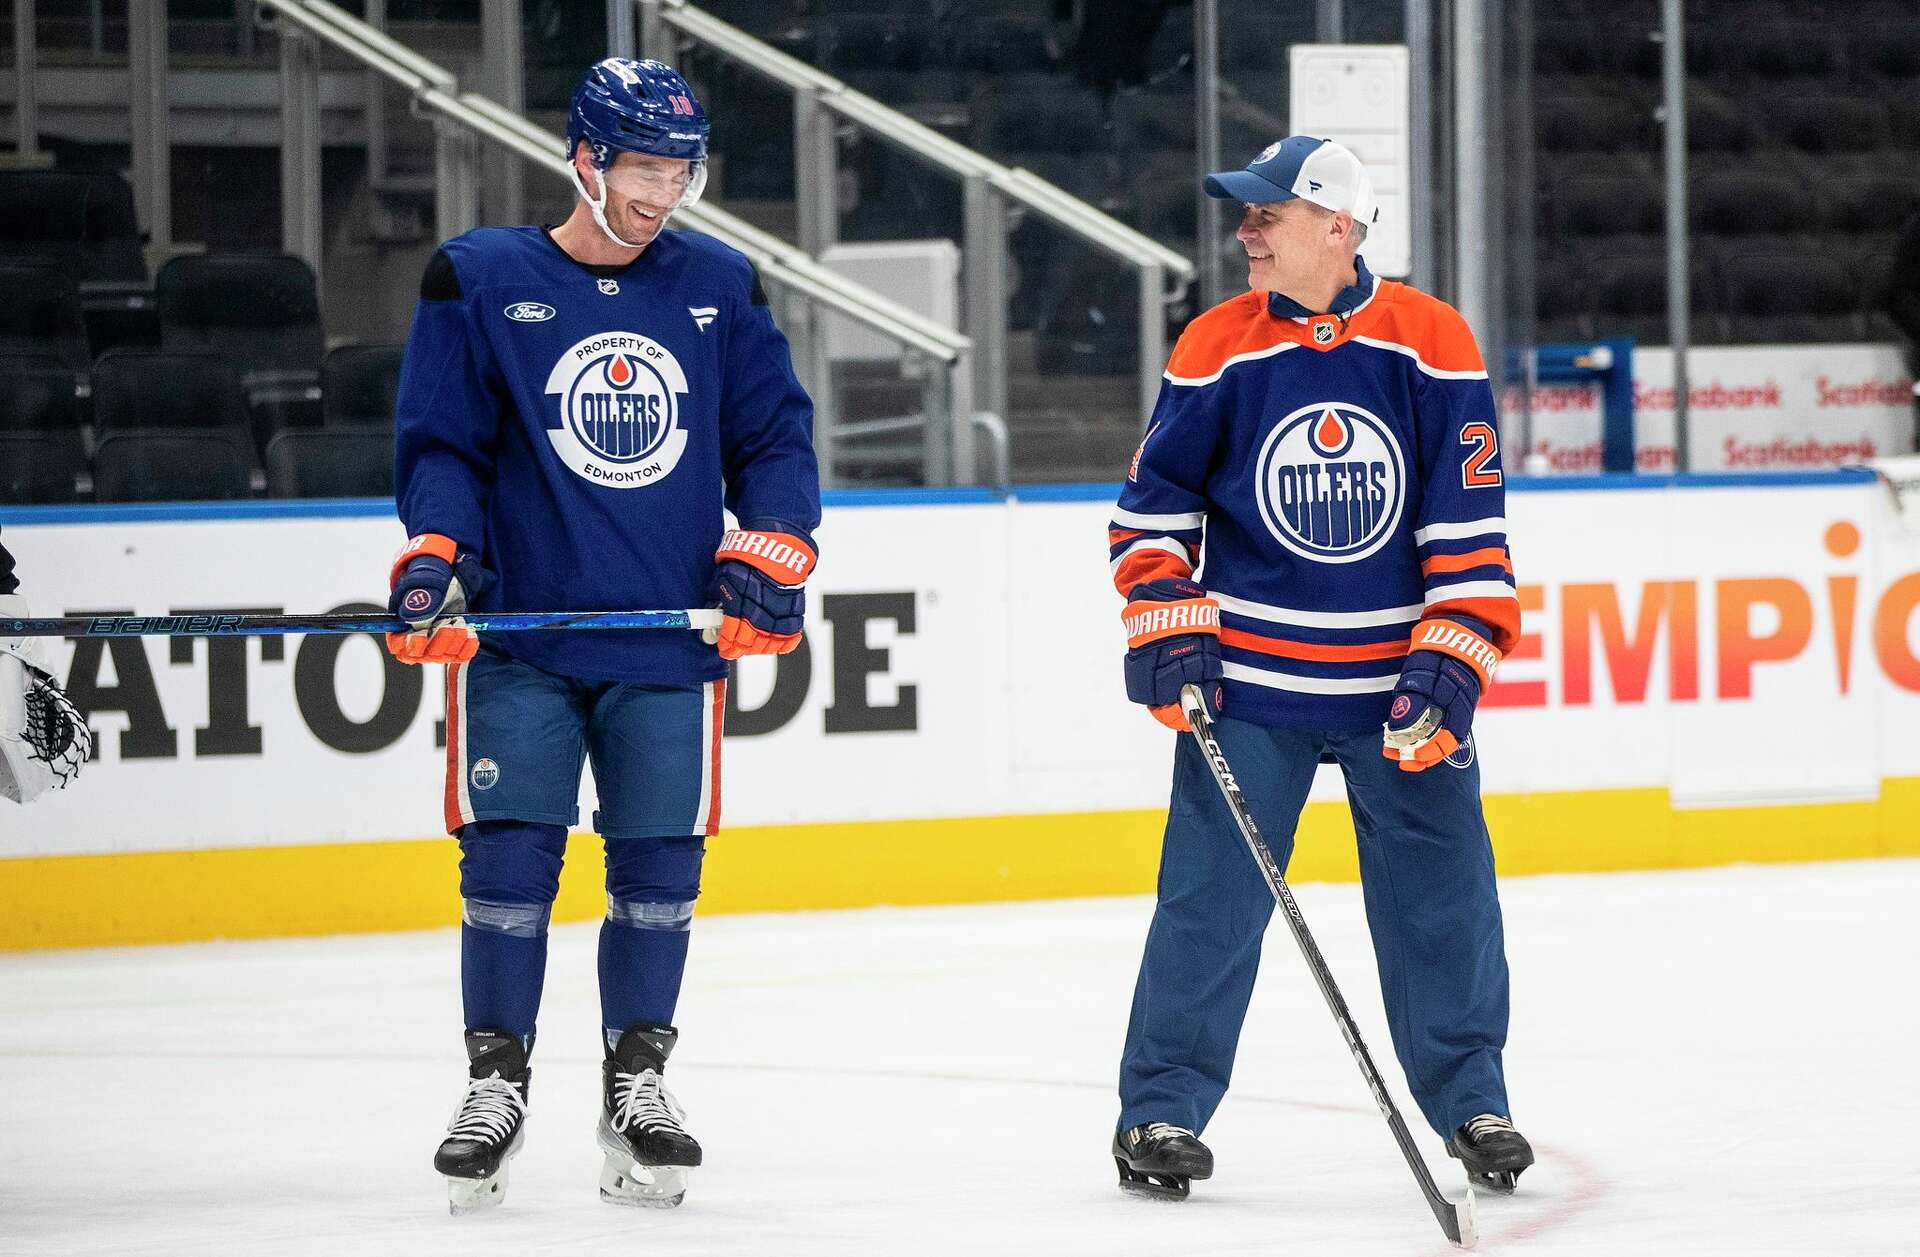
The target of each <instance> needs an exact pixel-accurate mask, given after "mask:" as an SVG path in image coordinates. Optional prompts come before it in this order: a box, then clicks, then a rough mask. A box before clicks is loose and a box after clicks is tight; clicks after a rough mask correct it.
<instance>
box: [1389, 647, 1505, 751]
mask: <svg viewBox="0 0 1920 1257" xmlns="http://www.w3.org/2000/svg"><path fill="white" fill-rule="evenodd" d="M1499 663H1500V652H1499V650H1497V649H1495V647H1494V645H1493V643H1492V642H1490V641H1488V640H1487V638H1486V634H1485V632H1484V631H1483V630H1481V629H1480V627H1479V625H1478V624H1477V623H1476V624H1474V625H1473V626H1472V627H1469V626H1468V625H1467V624H1465V623H1461V622H1457V621H1454V620H1423V621H1421V623H1420V626H1419V628H1418V629H1416V630H1415V632H1414V635H1413V643H1412V649H1410V650H1409V651H1408V652H1407V661H1406V663H1405V664H1403V665H1401V668H1400V681H1399V683H1398V684H1397V685H1395V686H1394V690H1393V698H1392V700H1391V702H1390V703H1389V704H1388V706H1387V723H1386V727H1385V730H1384V733H1383V736H1382V740H1381V747H1380V753H1381V754H1382V755H1384V756H1386V757H1387V758H1388V759H1391V760H1397V761H1398V762H1399V764H1400V769H1401V771H1402V772H1410V773H1417V772H1421V771H1423V770H1424V769H1428V768H1431V767H1433V766H1434V765H1435V764H1437V763H1439V762H1440V761H1441V760H1443V759H1445V758H1446V757H1447V756H1449V755H1451V754H1453V753H1454V752H1455V751H1457V750H1459V749H1460V746H1461V744H1462V743H1464V742H1465V741H1466V740H1467V738H1468V736H1469V735H1470V734H1471V733H1472V732H1473V713H1474V711H1475V709H1476V708H1478V707H1479V705H1480V695H1481V694H1482V693H1483V692H1484V691H1485V690H1486V687H1487V686H1488V685H1489V684H1491V683H1492V681H1493V670H1494V668H1495V667H1497V666H1498V665H1499Z"/></svg>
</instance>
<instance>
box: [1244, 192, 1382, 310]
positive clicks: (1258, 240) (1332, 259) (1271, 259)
mask: <svg viewBox="0 0 1920 1257" xmlns="http://www.w3.org/2000/svg"><path fill="white" fill-rule="evenodd" d="M1233 234H1234V239H1236V240H1238V241H1239V242H1240V244H1241V246H1242V247H1244V248H1245V249H1246V251H1247V287H1249V288H1254V289H1258V290H1260V291H1262V292H1278V293H1284V294H1286V295H1287V296H1289V297H1291V298H1293V299H1294V300H1295V301H1298V302H1300V303H1301V304H1302V305H1304V306H1306V307H1307V308H1309V309H1315V310H1318V309H1324V308H1325V306H1326V302H1327V301H1331V300H1332V299H1333V294H1334V293H1336V292H1338V291H1339V290H1340V289H1341V288H1342V287H1343V286H1345V285H1346V284H1349V283H1352V282H1353V254H1354V247H1355V242H1354V237H1353V215H1351V214H1349V213H1346V212H1345V211H1339V212H1336V211H1334V210H1328V209H1322V208H1321V207H1320V206H1318V205H1315V204H1313V203H1312V202H1310V201H1302V200H1298V199H1295V200H1291V201H1277V202H1272V203H1269V204H1264V205H1249V206H1247V207H1246V212H1245V213H1244V214H1243V215H1242V216H1241V219H1240V229H1239V230H1238V231H1236V232H1234V233H1233ZM1323 296H1324V300H1321V298H1322V297H1323Z"/></svg>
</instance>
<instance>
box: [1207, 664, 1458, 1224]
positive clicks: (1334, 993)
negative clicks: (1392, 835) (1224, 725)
mask: <svg viewBox="0 0 1920 1257" xmlns="http://www.w3.org/2000/svg"><path fill="white" fill-rule="evenodd" d="M1180 707H1181V710H1182V711H1183V712H1184V713H1185V714H1186V717H1187V726H1188V728H1189V729H1190V731H1191V732H1192V734H1193V740H1194V741H1195V742H1197V743H1198V744H1199V746H1200V753H1201V755H1202V757H1204V758H1205V759H1206V761H1207V767H1208V769H1210V770H1211V771H1212V773H1213V780H1214V783H1215V784H1216V785H1218V786H1219V787H1220V793H1221V795H1222V796H1223V797H1224V798H1225V799H1226V801H1227V810H1228V811H1229V812H1231V813H1232V814H1233V819H1234V823H1235V824H1236V825H1238V826H1239V828H1240V836H1241V837H1242V838H1244V839H1245V840H1246V843H1247V850H1248V851H1249V852H1251V853H1252V855H1253V862H1254V863H1255V864H1257V865H1259V867H1260V874H1261V876H1262V877H1264V878H1266V881H1267V889H1268V890H1270V891H1272V892H1273V898H1274V902H1275V903H1276V904H1277V905H1278V906H1279V908H1280V911H1281V915H1282V916H1284V917H1285V918H1286V919H1287V928H1288V929H1289V930H1291V931H1292V932H1293V941H1294V942H1296V943H1298V944H1299V945H1300V954H1301V955H1302V956H1303V957H1305V958H1306V962H1307V968H1308V970H1310V971H1311V972H1312V974H1313V980H1314V983H1315V984H1316V985H1318V986H1319V988H1320V994H1321V995H1322V996H1323V997H1324V998H1325V999H1326V1001H1327V1008H1328V1009H1329V1010H1330V1011H1331V1012H1332V1013H1333V1019H1334V1021H1335V1022H1337V1023H1338V1024H1339V1027H1340V1033H1341V1035H1342V1036H1343V1037H1345V1039H1346V1041H1347V1050H1348V1051H1350V1052H1352V1053H1353V1060H1354V1064H1356V1065H1358V1066H1359V1067H1360V1074H1361V1076H1362V1077H1363V1078H1365V1079H1366V1081H1367V1087H1368V1089H1369V1090H1371V1091H1372V1092H1373V1102H1374V1104H1375V1105H1377V1106H1378V1107H1379V1109H1380V1115H1381V1116H1382V1117H1384V1118H1386V1119H1387V1128H1388V1129H1389V1130H1391V1131H1392V1132H1393V1140H1394V1142H1395V1143H1396V1144H1398V1145H1399V1146H1400V1155H1401V1156H1402V1157H1404V1158H1405V1159H1406V1162H1407V1168H1408V1169H1409V1170H1411V1171H1413V1177H1414V1180H1415V1181H1416V1182H1417V1183H1418V1184H1419V1185H1420V1194H1421V1195H1422V1196H1425V1197H1426V1200H1427V1207H1428V1208H1430V1209H1432V1210H1433V1217H1434V1220H1435V1221H1436V1222H1438V1223H1439V1224H1440V1229H1441V1231H1443V1232H1445V1234H1446V1237H1447V1239H1448V1240H1450V1241H1452V1242H1453V1244H1454V1245H1455V1246H1456V1247H1459V1248H1472V1247H1473V1246H1474V1245H1475V1244H1476V1243H1478V1242H1479V1238H1480V1236H1479V1231H1478V1229H1477V1227H1476V1225H1475V1217H1474V1214H1475V1210H1474V1195H1473V1186H1472V1184H1468V1186H1467V1194H1466V1196H1465V1197H1464V1198H1463V1199H1461V1200H1460V1201H1458V1202H1455V1201H1452V1200H1449V1199H1447V1198H1446V1196H1444V1195H1442V1194H1441V1191H1440V1188H1439V1187H1438V1186H1437V1185H1436V1184H1435V1183H1434V1181H1433V1172H1432V1171H1431V1170H1429V1169H1428V1168H1427V1161H1426V1158H1425V1157H1422V1156H1421V1155H1420V1149H1419V1148H1418V1147H1416V1146H1415V1145H1414V1142H1413V1136H1412V1135H1411V1134H1409V1133H1408V1131H1407V1123H1406V1122H1405V1121H1404V1120H1403V1119H1402V1118H1401V1116H1400V1110H1399V1108H1398V1106H1396V1105H1395V1104H1394V1102H1393V1097H1392V1096H1391V1095H1388V1094H1387V1084H1386V1082H1385V1080H1384V1079H1382V1078H1381V1077H1380V1070H1379V1068H1378V1067H1377V1066H1376V1065H1374V1063H1373V1055H1372V1054H1371V1053H1370V1052H1368V1051H1367V1045H1366V1043H1365V1042H1364V1041H1363V1040H1362V1039H1361V1037H1360V1027H1359V1026H1358V1025H1357V1024H1355V1022H1354V1020H1353V1013H1352V1011H1351V1010H1349V1009H1348V1008H1347V1001H1346V997H1345V996H1343V995H1341V994H1340V988H1339V987H1338V986H1337V985H1335V983H1334V980H1333V971H1332V970H1331V969H1329V968H1328V967H1327V960H1326V957H1325V956H1322V955H1321V954H1320V945H1319V944H1318V943H1316V942H1314V940H1313V935H1312V933H1311V932H1309V931H1308V929H1307V919H1306V918H1305V917H1304V916H1302V915H1301V913H1300V905H1299V904H1298V903H1296V902H1295V901H1294V898H1293V891H1291V890H1290V889H1288V887H1287V879H1286V878H1285V877H1283V876H1281V874H1280V865H1279V863H1278V862H1277V861H1276V860H1275V859H1274V858H1273V852H1272V851H1270V850H1268V848H1267V843H1266V839H1264V838H1262V837H1261V836H1260V829H1259V827H1258V826H1256V825H1255V824H1254V823H1253V812H1252V810H1251V809H1250V808H1248V806H1247V801H1246V798H1245V797H1244V796H1243V795H1241V793H1240V783H1239V782H1238V781H1236V780H1235V779H1234V775H1233V767H1232V765H1230V764H1229V763H1228V762H1227V757H1226V754H1225V752H1223V751H1222V750H1221V749H1220V743H1219V740H1218V739H1216V738H1215V737H1214V734H1213V720H1212V719H1211V718H1210V717H1209V716H1208V715H1207V703H1206V699H1205V698H1204V697H1203V696H1202V695H1201V693H1200V687H1199V686H1198V685H1192V684H1189V685H1185V686H1182V687H1181V689H1180Z"/></svg>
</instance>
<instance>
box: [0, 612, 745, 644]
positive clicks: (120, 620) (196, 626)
mask: <svg viewBox="0 0 1920 1257" xmlns="http://www.w3.org/2000/svg"><path fill="white" fill-rule="evenodd" d="M464 618H465V619H466V622H467V623H468V624H469V625H470V626H472V627H473V628H474V629H475V630H477V631H479V632H482V633H518V632H525V631H528V630H532V629H709V628H718V627H720V613H719V612H718V611H716V610H713V609H711V608H708V607H698V608H695V609H693V610H690V611H497V612H485V611H476V612H471V613H469V614H468V615H467V616H465V617H464ZM407 628H408V625H407V623H406V621H404V620H396V619H393V618H392V617H390V616H366V615H352V614H340V615H245V614H240V613H237V612H236V613H231V614H224V613H221V612H218V611H211V612H202V613H198V614H195V615H76V616H61V617H54V618H50V619H31V620H8V619H0V637H271V636H280V635H285V634H290V633H404V632H406V631H407Z"/></svg>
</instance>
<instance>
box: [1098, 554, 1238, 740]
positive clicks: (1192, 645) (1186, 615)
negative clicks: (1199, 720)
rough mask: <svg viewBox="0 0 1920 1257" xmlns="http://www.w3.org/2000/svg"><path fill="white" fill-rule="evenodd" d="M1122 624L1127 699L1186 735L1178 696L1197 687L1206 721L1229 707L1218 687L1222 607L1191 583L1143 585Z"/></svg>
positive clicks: (1123, 614) (1173, 580) (1168, 580)
mask: <svg viewBox="0 0 1920 1257" xmlns="http://www.w3.org/2000/svg"><path fill="white" fill-rule="evenodd" d="M1120 621H1121V623H1122V624H1123V625H1125V627H1126V630H1127V658H1126V663H1125V667H1126V679H1127V698H1128V699H1129V700H1130V701H1132V702H1136V703H1141V704H1143V705H1145V707H1146V708H1147V710H1148V711H1149V712H1151V713H1152V715H1153V718H1154V719H1155V720H1158V721H1159V722H1160V723H1161V724H1163V725H1165V726H1167V728H1169V729H1173V730H1176V731H1178V732H1180V733H1185V732H1187V731H1188V729H1189V727H1190V726H1189V724H1188V721H1187V713H1186V712H1185V710H1183V709H1182V708H1181V706H1180V691H1181V689H1182V688H1183V687H1185V686H1187V685H1188V684H1193V685H1198V686H1199V687H1200V693H1201V695H1202V696H1203V697H1204V698H1205V699H1206V700H1207V715H1209V716H1215V717H1217V716H1218V715H1219V714H1220V712H1221V710H1222V708H1223V707H1224V706H1225V702H1226V700H1225V698H1224V696H1223V695H1224V691H1223V690H1222V687H1221V685H1220V675H1221V671H1220V604H1219V603H1218V602H1216V601H1214V600H1213V599H1212V598H1210V597H1208V596H1207V591H1206V590H1204V589H1202V588H1201V587H1200V586H1199V585H1198V584H1196V583H1194V582H1193V581H1190V580H1185V579H1182V578H1176V577H1162V578H1160V579H1159V580H1150V581H1142V582H1140V583H1139V584H1138V585H1135V586H1134V587H1133V589H1132V590H1131V591H1130V592H1129V593H1128V594H1127V605H1126V609H1125V610H1124V611H1122V612H1121V613H1120Z"/></svg>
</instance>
